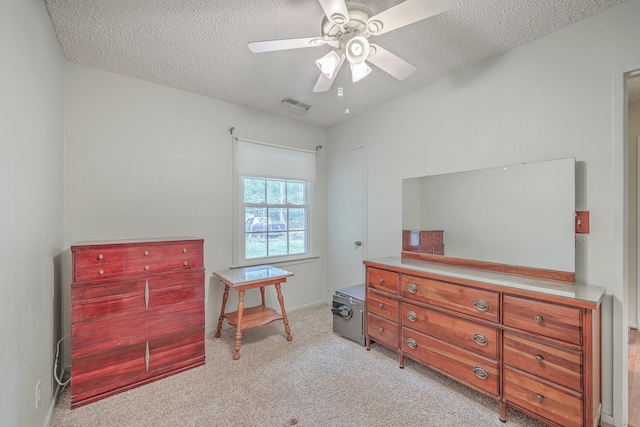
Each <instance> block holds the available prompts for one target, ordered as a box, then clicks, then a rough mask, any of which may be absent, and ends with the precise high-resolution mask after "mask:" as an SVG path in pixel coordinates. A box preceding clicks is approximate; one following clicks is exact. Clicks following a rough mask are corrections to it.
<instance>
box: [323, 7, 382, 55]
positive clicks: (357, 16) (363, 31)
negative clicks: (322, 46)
mask: <svg viewBox="0 0 640 427" xmlns="http://www.w3.org/2000/svg"><path fill="white" fill-rule="evenodd" d="M346 5H347V10H348V11H349V22H347V23H346V24H345V25H343V26H340V25H337V24H335V23H334V22H332V20H329V19H328V18H327V17H326V16H325V17H324V19H323V20H322V37H323V38H324V40H326V41H327V44H329V46H331V47H334V48H336V49H339V50H340V53H341V54H345V53H346V45H347V43H348V42H349V41H350V40H351V39H352V38H354V37H356V36H362V37H364V38H369V37H370V36H371V34H370V33H369V31H368V30H367V21H368V20H369V18H371V16H373V13H372V12H371V10H370V9H369V8H368V7H366V6H365V5H363V4H360V3H355V2H348V3H346Z"/></svg>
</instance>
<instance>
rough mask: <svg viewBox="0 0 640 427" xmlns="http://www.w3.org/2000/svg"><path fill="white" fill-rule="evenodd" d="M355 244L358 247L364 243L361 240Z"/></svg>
mask: <svg viewBox="0 0 640 427" xmlns="http://www.w3.org/2000/svg"><path fill="white" fill-rule="evenodd" d="M353 244H354V245H356V246H362V242H361V241H360V240H356V241H355V242H353Z"/></svg>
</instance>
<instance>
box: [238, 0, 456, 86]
mask: <svg viewBox="0 0 640 427" xmlns="http://www.w3.org/2000/svg"><path fill="white" fill-rule="evenodd" d="M318 1H319V3H320V6H322V10H323V11H324V14H325V17H324V18H323V20H322V25H321V28H322V37H306V38H298V39H284V40H268V41H258V42H251V43H249V49H250V50H251V52H254V53H262V52H273V51H276V50H286V49H298V48H304V47H317V46H322V45H325V44H328V45H329V46H331V48H332V49H331V51H330V52H329V53H328V54H326V55H325V56H323V57H322V58H320V59H318V60H317V61H316V64H317V65H318V68H319V69H320V76H319V77H318V80H317V81H316V84H315V86H314V88H313V91H314V92H326V91H328V90H329V89H330V88H331V85H332V84H333V81H334V80H335V77H336V75H337V74H338V71H339V70H340V67H341V66H342V63H343V62H344V60H345V58H346V60H347V61H348V62H349V67H350V69H351V74H352V79H353V81H354V82H357V81H359V80H362V79H363V78H364V77H366V76H368V75H369V74H370V73H371V67H369V66H368V65H367V64H366V63H365V61H367V62H370V63H371V64H373V65H375V66H376V67H378V68H380V69H381V70H382V71H384V72H386V73H387V74H390V75H391V76H393V77H395V78H396V79H398V80H404V79H406V78H407V77H409V76H410V75H411V74H412V73H413V72H414V71H415V69H416V68H415V67H414V66H413V65H411V64H409V63H408V62H407V61H405V60H404V59H401V58H399V57H397V56H396V55H394V54H393V53H391V52H389V51H388V50H386V49H383V48H382V47H380V46H378V45H372V44H369V41H368V38H369V37H371V36H375V35H378V34H383V33H387V32H389V31H393V30H395V29H398V28H400V27H404V26H406V25H409V24H413V23H415V22H417V21H421V20H423V19H426V18H429V17H431V16H434V15H438V14H440V13H442V12H446V11H447V10H449V9H452V8H453V7H455V6H456V4H457V0H405V1H403V2H402V3H400V4H398V5H396V6H393V7H391V8H389V9H387V10H384V11H382V12H380V13H378V14H376V15H373V13H372V12H371V10H369V8H367V7H366V6H365V5H363V4H360V3H356V2H345V1H344V0H318Z"/></svg>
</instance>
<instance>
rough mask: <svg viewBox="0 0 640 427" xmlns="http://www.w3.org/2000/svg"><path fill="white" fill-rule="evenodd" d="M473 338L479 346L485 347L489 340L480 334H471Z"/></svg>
mask: <svg viewBox="0 0 640 427" xmlns="http://www.w3.org/2000/svg"><path fill="white" fill-rule="evenodd" d="M473 340H474V341H475V342H476V344H478V345H479V346H480V347H486V346H487V345H488V344H489V340H488V339H487V337H485V336H484V335H482V334H475V335H474V336H473Z"/></svg>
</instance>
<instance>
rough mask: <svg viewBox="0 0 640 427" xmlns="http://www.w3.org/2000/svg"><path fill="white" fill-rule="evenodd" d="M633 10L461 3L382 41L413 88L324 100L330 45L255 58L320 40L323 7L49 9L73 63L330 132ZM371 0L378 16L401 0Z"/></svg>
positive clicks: (129, 3) (163, 3)
mask: <svg viewBox="0 0 640 427" xmlns="http://www.w3.org/2000/svg"><path fill="white" fill-rule="evenodd" d="M424 1H429V0H424ZM623 2H624V0H462V1H459V2H458V6H457V7H456V8H454V9H452V10H450V11H447V12H445V13H442V14H440V15H437V16H434V17H432V18H428V19H425V20H422V21H419V22H417V23H415V24H411V25H409V26H406V27H403V28H399V29H397V30H395V31H391V32H389V33H386V34H382V35H378V36H372V37H371V39H370V41H371V42H372V43H376V44H379V45H381V46H382V47H384V48H385V49H387V50H389V51H391V52H392V53H394V54H396V55H397V56H399V57H400V58H402V59H404V60H406V61H408V62H409V63H411V64H413V65H414V66H416V67H417V70H416V72H415V73H414V74H412V75H411V76H410V77H409V78H407V79H406V80H403V81H399V80H396V79H395V78H393V77H391V76H389V75H388V74H386V73H385V72H383V71H381V70H380V69H377V68H375V67H372V68H373V69H374V70H373V72H372V73H371V74H370V75H369V76H368V77H366V78H365V79H364V80H362V81H360V82H358V83H350V82H348V80H347V79H348V71H347V69H348V67H343V68H342V69H341V70H340V73H339V74H338V75H337V77H336V80H335V81H334V84H333V86H332V89H331V90H330V91H328V92H325V93H314V92H312V88H313V86H314V84H315V82H316V80H317V78H318V75H319V71H318V68H317V67H316V65H315V60H316V59H318V58H320V57H322V56H323V55H324V54H326V53H327V52H329V50H330V48H329V47H328V46H326V45H325V46H321V47H313V48H305V49H294V50H286V51H279V52H268V53H259V54H256V53H251V52H250V51H249V49H248V48H247V43H248V42H251V41H261V40H272V39H286V38H298V37H314V36H319V35H321V23H322V19H323V17H324V13H323V10H322V8H321V6H320V4H319V3H318V1H317V0H268V1H257V0H233V1H231V0H224V1H223V0H220V1H214V0H83V1H78V0H46V4H47V7H48V9H49V14H50V16H51V20H52V22H53V24H54V27H55V30H56V33H57V35H58V39H59V41H60V45H61V47H62V50H63V52H64V55H65V57H66V58H67V59H68V60H69V61H72V62H77V63H80V64H85V65H89V66H92V67H96V68H100V69H104V70H109V71H113V72H116V73H121V74H125V75H129V76H133V77H136V78H139V79H143V80H148V81H151V82H156V83H160V84H163V85H166V86H170V87H174V88H178V89H182V90H185V91H188V92H193V93H197V94H200V95H204V96H208V97H211V98H215V99H219V100H222V101H226V102H230V103H233V104H237V105H242V106H245V107H249V108H253V109H256V110H260V111H265V112H269V113H273V114H277V115H280V116H284V117H290V118H293V119H295V120H299V121H302V122H306V123H312V124H316V125H320V126H330V125H332V124H335V123H337V122H340V121H341V120H344V119H346V118H347V117H348V116H346V115H345V108H346V107H348V108H349V110H350V113H351V115H354V114H358V113H360V112H362V111H364V110H367V109H369V108H371V107H374V106H376V105H379V104H381V103H383V102H385V101H387V100H390V99H392V98H395V97H398V96H400V95H402V94H405V93H407V92H410V91H413V90H416V89H418V88H421V87H424V86H426V85H428V84H430V83H432V82H434V81H437V80H439V79H441V78H443V77H445V76H447V75H450V74H453V73H455V72H457V71H460V70H462V69H465V68H468V67H469V66H471V65H473V64H475V63H478V62H480V61H483V60H485V59H487V58H489V57H491V56H494V55H497V54H499V53H501V52H504V51H506V50H508V49H511V48H513V47H516V46H519V45H522V44H525V43H528V42H530V41H532V40H535V39H537V38H540V37H542V36H544V35H546V34H549V33H551V32H553V31H555V30H558V29H560V28H562V27H564V26H567V25H570V24H573V23H575V22H577V21H580V20H582V19H585V18H587V17H589V16H591V15H594V14H596V13H598V12H601V11H603V10H605V9H607V8H609V7H612V6H615V5H617V4H620V3H623ZM361 3H363V4H366V5H367V7H369V8H370V9H371V11H372V12H373V13H374V14H376V13H378V12H381V11H383V10H386V9H388V8H390V7H392V6H395V5H397V4H398V3H400V1H399V0H361ZM634 80H638V79H634ZM339 86H343V87H344V90H345V96H344V97H342V98H338V97H337V94H336V89H337V87H339ZM286 97H290V98H293V99H295V100H297V101H300V102H303V103H305V104H308V105H310V106H311V109H310V110H309V111H308V113H306V114H305V115H299V114H295V113H291V112H289V111H287V110H285V109H283V108H282V106H281V102H280V101H281V100H282V99H284V98H286Z"/></svg>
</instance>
